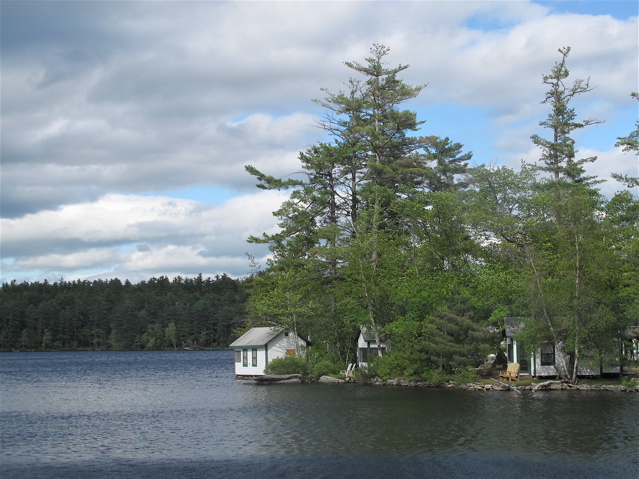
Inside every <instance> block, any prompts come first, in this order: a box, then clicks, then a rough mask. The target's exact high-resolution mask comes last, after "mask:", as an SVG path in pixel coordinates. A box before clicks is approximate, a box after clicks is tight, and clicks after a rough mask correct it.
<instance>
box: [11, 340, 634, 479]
mask: <svg viewBox="0 0 639 479" xmlns="http://www.w3.org/2000/svg"><path fill="white" fill-rule="evenodd" d="M232 361H233V356H232V352H231V351H193V352H190V351H176V352H66V353H7V354H2V355H0V388H1V389H0V434H1V449H2V450H1V465H0V477H2V478H14V477H15V478H17V477H20V478H115V477H131V478H147V477H148V478H153V479H162V478H169V477H171V478H175V477H180V478H185V477H187V478H190V477H193V478H201V477H211V478H253V477H255V478H276V477H284V478H289V477H290V478H296V477H300V478H322V477H325V478H336V477H354V478H358V477H362V478H382V477H385V478H386V477H390V478H403V477H427V478H430V477H432V478H450V477H460V478H461V477H473V478H491V479H492V478H500V479H501V478H522V477H539V478H567V477H575V478H607V477H610V478H615V479H616V478H636V477H639V425H638V421H639V419H638V418H639V414H638V413H639V394H636V393H612V392H578V391H550V392H538V393H534V394H533V393H530V392H528V393H522V394H518V393H515V392H478V391H462V390H451V389H408V388H393V387H381V386H363V385H357V384H302V385H269V386H261V385H255V384H247V383H246V382H243V381H238V380H236V379H235V376H234V374H233V363H232Z"/></svg>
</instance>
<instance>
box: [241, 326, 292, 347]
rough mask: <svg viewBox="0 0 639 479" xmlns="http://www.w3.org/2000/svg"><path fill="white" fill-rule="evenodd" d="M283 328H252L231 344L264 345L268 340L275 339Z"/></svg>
mask: <svg viewBox="0 0 639 479" xmlns="http://www.w3.org/2000/svg"><path fill="white" fill-rule="evenodd" d="M281 332H282V329H279V328H270V327H265V328H251V329H249V330H248V331H247V332H245V333H244V334H243V335H242V336H240V337H239V338H237V339H236V340H235V341H233V342H232V343H231V344H230V347H240V346H264V345H265V344H268V342H269V341H270V340H271V339H273V338H274V337H275V336H277V335H278V334H280V333H281Z"/></svg>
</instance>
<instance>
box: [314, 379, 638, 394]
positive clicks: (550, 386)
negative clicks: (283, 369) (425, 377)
mask: <svg viewBox="0 0 639 479" xmlns="http://www.w3.org/2000/svg"><path fill="white" fill-rule="evenodd" d="M494 381H495V384H479V383H460V384H458V383H455V382H449V383H447V384H445V385H442V386H437V385H434V384H431V383H428V382H424V381H409V380H402V379H388V380H383V379H370V380H368V381H366V382H365V384H370V385H372V386H394V387H411V388H418V387H426V388H435V387H439V388H449V389H464V390H467V391H516V392H522V391H607V392H639V384H637V385H635V386H631V387H628V386H621V385H612V384H593V385H590V384H576V385H573V384H569V383H565V382H562V381H545V382H542V383H537V384H531V385H526V386H517V385H515V384H512V385H511V384H507V383H503V382H501V381H497V380H494ZM317 382H320V383H347V382H356V381H355V380H353V379H350V378H349V379H338V378H334V377H331V376H322V377H321V378H320V379H319V380H318V381H317Z"/></svg>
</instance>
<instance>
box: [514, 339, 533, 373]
mask: <svg viewBox="0 0 639 479" xmlns="http://www.w3.org/2000/svg"><path fill="white" fill-rule="evenodd" d="M517 362H518V363H519V372H520V373H530V366H529V358H528V356H526V351H524V347H523V346H522V345H520V344H518V345H517Z"/></svg>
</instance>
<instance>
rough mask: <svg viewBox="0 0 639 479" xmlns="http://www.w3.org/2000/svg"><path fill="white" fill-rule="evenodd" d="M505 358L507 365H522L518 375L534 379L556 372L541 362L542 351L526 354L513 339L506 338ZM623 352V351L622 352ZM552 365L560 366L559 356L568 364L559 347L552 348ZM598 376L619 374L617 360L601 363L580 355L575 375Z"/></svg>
mask: <svg viewBox="0 0 639 479" xmlns="http://www.w3.org/2000/svg"><path fill="white" fill-rule="evenodd" d="M506 346H507V347H506V358H507V360H508V363H509V364H510V363H516V362H519V363H520V364H521V365H522V368H521V370H520V374H522V375H527V374H529V375H531V376H534V377H551V376H552V377H556V376H557V370H556V369H555V366H554V365H553V364H546V363H547V361H546V363H544V362H543V361H542V350H540V349H538V350H536V351H534V352H533V353H531V354H530V355H528V354H526V353H525V351H524V350H523V347H522V346H521V344H519V343H517V340H515V339H514V338H511V337H508V338H506ZM624 352H625V351H624ZM553 353H554V361H553V362H554V364H561V363H560V360H559V355H563V357H564V359H565V361H566V364H569V363H570V355H567V354H564V353H563V351H562V350H561V347H560V346H558V347H556V348H555V347H553ZM524 357H525V358H526V359H525V361H526V362H527V367H526V366H524V364H522V363H523V361H522V358H524ZM600 374H619V360H618V359H617V358H607V359H604V360H603V362H601V361H600V360H598V359H592V358H589V357H588V356H587V355H582V356H581V357H580V358H579V367H578V368H577V375H579V376H599V375H600Z"/></svg>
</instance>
